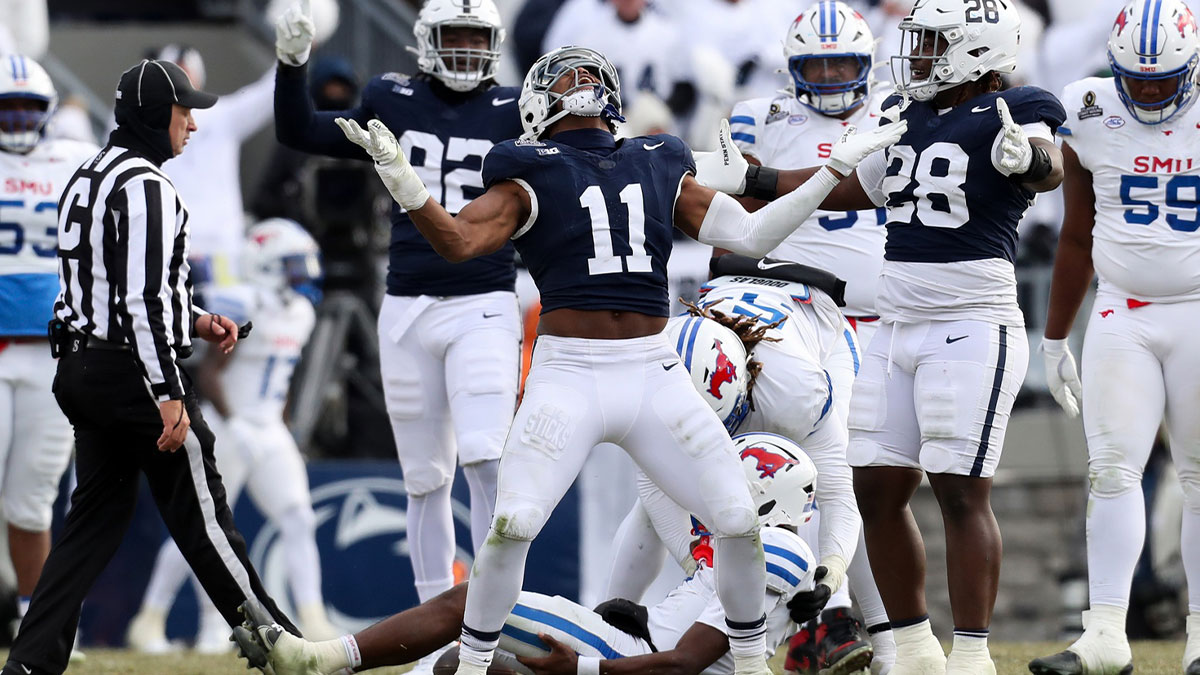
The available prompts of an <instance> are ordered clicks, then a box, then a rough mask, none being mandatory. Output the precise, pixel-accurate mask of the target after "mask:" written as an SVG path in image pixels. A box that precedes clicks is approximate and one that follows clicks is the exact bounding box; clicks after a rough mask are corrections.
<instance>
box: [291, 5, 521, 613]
mask: <svg viewBox="0 0 1200 675" xmlns="http://www.w3.org/2000/svg"><path fill="white" fill-rule="evenodd" d="M413 30H414V33H415V34H416V39H417V47H416V51H417V67H418V68H419V70H420V73H419V74H417V75H416V76H409V75H402V74H400V73H384V74H382V75H379V76H376V77H374V78H373V79H372V80H371V81H370V82H369V83H368V84H367V86H366V88H365V89H364V90H363V95H362V102H361V103H360V104H359V106H358V107H356V108H353V109H351V110H343V111H332V112H314V110H313V106H312V100H311V98H310V97H309V93H308V91H307V86H306V81H307V68H306V62H307V60H308V54H309V51H310V49H311V45H312V31H313V26H312V20H311V18H310V17H309V16H308V12H307V10H306V7H305V5H304V4H303V3H302V4H301V6H299V7H292V8H290V9H289V10H287V11H286V12H285V13H284V14H283V15H282V16H281V17H280V19H279V21H278V23H277V25H276V38H277V39H276V52H277V53H278V55H279V60H280V64H279V68H278V78H277V81H276V88H275V110H276V118H275V122H276V126H275V129H276V134H277V136H278V137H279V140H280V141H281V142H282V143H283V144H285V145H287V146H289V147H293V148H296V149H298V150H303V151H305V152H310V153H313V154H319V155H328V156H334V157H349V158H359V159H370V156H369V155H368V154H366V153H364V152H363V150H362V148H360V147H358V146H357V145H355V144H354V143H351V142H350V141H348V140H346V137H345V136H343V135H342V133H341V131H339V130H338V128H337V126H336V125H335V124H334V119H335V118H336V117H346V118H348V119H353V120H355V121H357V122H358V123H360V124H366V123H367V121H368V120H371V119H379V120H381V121H383V122H384V123H385V124H386V125H387V126H388V127H389V128H391V129H393V130H395V133H396V135H397V136H398V137H399V143H400V147H401V148H402V149H403V151H404V153H405V154H406V155H407V156H409V157H411V158H412V163H413V168H414V170H415V171H416V174H417V176H419V177H420V179H421V180H422V181H424V182H425V183H426V184H428V185H429V186H430V188H431V189H432V190H433V197H434V200H435V201H437V202H438V204H439V205H440V206H442V207H444V208H445V209H446V210H447V211H448V212H449V213H451V214H457V213H458V212H459V211H460V210H462V208H463V207H464V206H466V205H467V204H468V203H469V202H470V201H471V200H472V199H475V198H476V197H478V196H479V195H480V194H482V193H483V191H484V185H483V181H482V179H481V177H480V166H481V163H482V162H483V157H484V156H485V155H487V153H488V150H490V149H491V147H492V145H493V144H494V143H497V142H499V141H502V140H505V139H510V138H516V137H517V136H518V135H519V134H520V133H521V124H520V121H519V119H518V114H517V97H518V96H519V95H520V90H518V89H516V88H511V87H500V86H497V84H496V81H495V79H494V76H495V73H496V69H497V67H498V65H499V59H500V43H501V42H502V41H503V40H504V28H503V27H502V26H501V23H500V13H499V10H497V9H496V5H495V3H494V2H493V0H466V1H465V2H464V1H463V0H428V2H426V3H425V5H424V6H423V7H422V8H421V12H420V14H419V15H418V17H417V22H416V24H415V25H414V28H413ZM515 279H516V272H515V271H514V268H513V248H512V246H511V245H503V246H498V247H496V249H495V250H494V251H489V253H488V254H487V255H483V256H480V257H478V258H476V259H474V260H471V261H469V262H464V263H462V264H452V263H450V262H447V261H446V260H444V259H443V258H441V257H440V256H439V255H438V254H437V253H436V252H435V250H434V249H433V247H431V246H430V245H429V243H428V242H426V241H425V239H423V238H422V237H421V234H420V233H419V232H418V231H417V229H416V228H415V227H413V223H412V219H411V216H410V214H408V213H406V212H405V210H404V209H403V208H401V207H400V206H398V205H393V207H392V243H391V247H390V257H389V261H388V276H387V294H386V296H385V297H384V299H383V304H382V306H381V307H380V310H379V325H378V327H379V362H380V363H379V366H380V371H381V375H382V379H383V388H384V397H385V400H386V404H387V409H388V415H389V416H390V418H391V423H392V431H393V434H394V437H395V439H396V449H397V452H398V453H399V457H400V465H401V468H402V469H403V470H404V484H405V488H406V489H407V490H408V506H407V509H408V527H409V530H408V541H409V544H410V547H411V548H410V554H409V555H410V559H411V561H412V567H413V575H414V577H415V578H416V587H417V596H418V597H419V598H420V599H421V600H422V601H425V600H429V599H430V598H433V597H434V596H436V595H437V594H439V593H441V592H442V591H445V590H446V589H448V588H450V586H451V585H453V583H454V578H453V572H452V568H453V562H454V550H455V544H454V528H453V519H452V517H451V512H450V505H451V500H450V488H451V483H452V481H453V479H454V472H455V464H456V461H457V463H458V464H461V465H462V467H463V473H464V474H465V476H466V479H467V483H468V484H469V486H470V490H471V537H472V541H473V542H474V545H475V548H476V549H478V548H479V546H480V545H481V544H482V542H483V538H484V537H485V536H486V534H487V527H488V523H489V522H491V517H492V505H493V504H494V503H495V500H496V473H497V470H498V466H499V458H500V449H501V447H502V446H503V445H504V437H505V435H506V434H507V433H508V426H509V423H510V422H511V421H512V414H513V409H514V408H515V406H516V400H517V386H518V380H519V372H520V356H521V354H520V342H521V316H520V311H519V309H518V307H517V296H516V293H515V291H514V284H515Z"/></svg>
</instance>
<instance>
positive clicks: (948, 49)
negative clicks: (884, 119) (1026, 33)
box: [892, 0, 1021, 101]
mask: <svg viewBox="0 0 1200 675" xmlns="http://www.w3.org/2000/svg"><path fill="white" fill-rule="evenodd" d="M900 32H901V44H900V53H899V54H898V55H896V56H893V57H892V79H893V80H894V81H895V83H896V90H897V91H900V92H902V93H905V94H907V95H909V96H911V97H912V98H914V99H916V100H918V101H928V100H930V99H932V98H933V97H934V96H936V95H937V93H938V92H940V91H945V90H946V89H949V88H951V87H955V86H957V85H960V84H962V83H964V82H973V81H975V80H978V79H979V78H981V77H983V76H984V75H986V74H987V73H989V72H991V71H996V72H999V73H1011V72H1013V71H1014V70H1016V68H1017V45H1018V44H1019V43H1020V41H1021V16H1020V14H1018V13H1017V8H1016V5H1015V4H1014V0H972V1H971V2H963V0H917V3H916V5H914V6H913V8H912V11H911V12H909V14H908V16H906V17H904V19H903V20H901V21H900ZM942 47H944V50H942V51H941V52H940V53H939V52H938V50H939V49H941V48H942ZM925 64H930V65H928V66H925ZM914 66H917V67H918V68H924V67H928V68H929V70H928V72H922V71H919V72H917V73H916V74H915V75H914V73H913V67H914Z"/></svg>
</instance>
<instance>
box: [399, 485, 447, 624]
mask: <svg viewBox="0 0 1200 675" xmlns="http://www.w3.org/2000/svg"><path fill="white" fill-rule="evenodd" d="M407 513H408V544H409V551H408V555H409V560H411V561H412V568H413V578H414V579H415V580H416V587H417V597H418V598H419V599H420V600H421V602H426V601H428V600H430V599H431V598H433V597H435V596H437V595H438V594H440V593H442V592H444V591H447V590H450V587H451V586H453V585H454V576H453V572H452V570H453V566H454V517H453V515H452V513H451V511H450V484H449V483H447V484H446V485H443V486H442V487H440V488H438V489H436V490H434V491H433V492H429V493H427V494H423V495H417V496H409V498H408V510H407Z"/></svg>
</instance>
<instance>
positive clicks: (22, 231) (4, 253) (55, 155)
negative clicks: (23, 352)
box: [0, 140, 99, 336]
mask: <svg viewBox="0 0 1200 675" xmlns="http://www.w3.org/2000/svg"><path fill="white" fill-rule="evenodd" d="M98 150H99V148H97V147H96V146H95V145H92V144H91V143H81V142H78V141H68V140H44V141H42V142H41V143H39V144H38V145H37V146H35V147H34V148H33V150H31V151H30V152H29V153H28V154H24V155H17V154H13V153H8V152H0V336H3V335H22V336H34V335H45V334H46V323H47V322H49V321H50V318H51V313H52V310H53V307H54V300H55V298H56V297H58V200H59V197H61V196H62V192H63V188H65V187H66V186H67V183H68V182H69V181H70V180H71V176H72V175H74V173H75V169H77V168H79V165H80V164H82V163H83V161H84V160H86V159H88V158H89V157H91V156H92V155H95V154H96V152H97V151H98Z"/></svg>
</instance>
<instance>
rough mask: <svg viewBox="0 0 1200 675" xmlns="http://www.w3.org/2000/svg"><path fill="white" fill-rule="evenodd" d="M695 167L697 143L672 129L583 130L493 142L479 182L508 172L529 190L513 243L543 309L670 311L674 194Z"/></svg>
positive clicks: (663, 313) (494, 179)
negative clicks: (651, 132) (628, 133)
mask: <svg viewBox="0 0 1200 675" xmlns="http://www.w3.org/2000/svg"><path fill="white" fill-rule="evenodd" d="M695 171H696V165H695V162H694V161H693V160H692V152H691V150H690V149H689V148H688V147H687V145H686V144H685V143H684V142H683V141H681V140H680V139H678V138H676V137H674V136H668V135H665V134H663V135H658V136H643V137H638V138H628V139H624V140H622V141H616V140H615V139H614V137H613V135H612V134H611V133H609V132H608V131H606V130H602V129H578V130H572V131H565V132H561V133H558V134H555V135H554V137H553V138H552V139H549V140H545V141H520V140H518V141H505V142H503V143H500V144H498V145H496V146H495V147H493V148H492V150H491V152H489V153H488V155H487V157H486V158H485V159H484V162H483V181H484V185H485V186H486V187H488V188H490V187H491V186H493V185H495V184H496V183H499V182H501V181H505V180H511V181H514V182H516V183H517V184H518V185H520V186H521V187H522V188H524V189H525V190H526V192H528V193H529V199H530V203H531V207H532V208H531V211H530V214H529V218H528V220H527V221H526V222H525V223H523V224H521V226H520V227H519V228H518V229H517V231H516V233H515V234H514V235H513V242H514V244H515V245H516V248H517V252H518V253H520V254H521V259H522V260H523V261H524V262H525V264H526V266H528V268H529V272H530V274H531V275H532V276H533V280H534V282H535V283H536V284H537V287H538V291H539V293H540V294H541V302H542V311H543V312H550V311H553V310H555V309H562V308H571V309H580V310H622V311H632V312H640V313H642V314H648V315H650V316H667V315H668V311H669V299H668V297H667V260H668V259H669V258H670V257H671V241H672V239H671V235H672V232H671V230H672V227H673V222H674V212H675V200H676V198H677V197H678V196H679V190H680V187H681V185H682V183H683V178H684V176H686V175H688V174H694V173H695Z"/></svg>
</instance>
